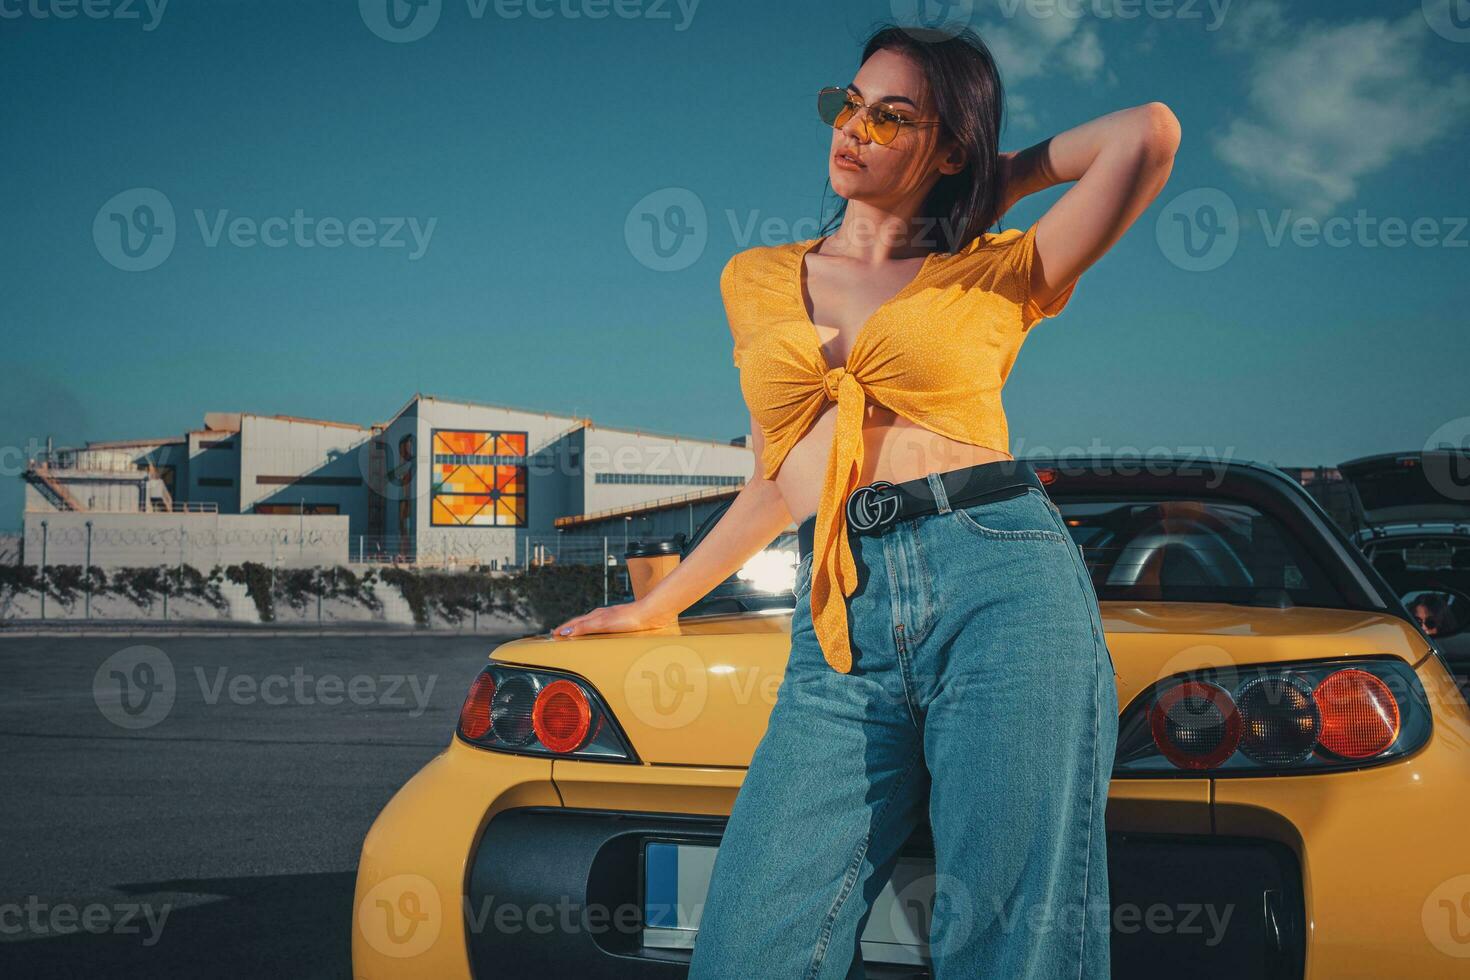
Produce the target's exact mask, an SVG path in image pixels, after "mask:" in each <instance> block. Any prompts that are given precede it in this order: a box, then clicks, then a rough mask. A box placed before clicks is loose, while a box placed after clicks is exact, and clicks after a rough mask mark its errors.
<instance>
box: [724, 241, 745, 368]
mask: <svg viewBox="0 0 1470 980" xmlns="http://www.w3.org/2000/svg"><path fill="white" fill-rule="evenodd" d="M739 257H740V254H739V253H738V252H737V253H736V254H734V255H732V256H730V261H728V262H726V263H725V269H724V271H723V272H721V273H720V296H721V297H722V298H723V299H724V301H725V319H726V321H727V322H728V323H729V325H730V339H731V340H732V341H734V346H733V348H732V350H731V355H730V360H731V363H733V364H734V365H735V366H736V367H737V368H738V367H739V366H740V334H739V333H738V332H737V331H736V329H735V316H736V313H737V306H736V299H735V280H736V278H737V277H738V276H739V273H738V272H737V271H736V268H735V260H736V259H738V258H739Z"/></svg>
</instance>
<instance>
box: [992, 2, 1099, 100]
mask: <svg viewBox="0 0 1470 980" xmlns="http://www.w3.org/2000/svg"><path fill="white" fill-rule="evenodd" d="M1030 6H1031V5H1028V4H1025V3H1019V4H1009V3H1003V4H1000V5H999V6H998V8H997V13H998V14H1007V13H1008V12H1009V11H1011V10H1014V12H1013V13H1008V15H1006V16H1003V18H1002V19H1001V20H990V21H988V22H987V23H986V24H985V26H983V27H982V28H981V29H980V35H981V37H983V38H984V39H985V43H986V45H987V46H989V48H990V52H991V54H993V55H995V62H996V64H997V65H998V66H999V67H1000V73H1001V77H1002V78H1003V79H1004V80H1005V83H1006V84H1007V85H1013V84H1015V83H1016V82H1019V81H1022V80H1024V79H1027V78H1033V77H1035V76H1037V75H1041V74H1044V73H1046V72H1048V71H1055V70H1056V69H1057V67H1059V66H1060V67H1062V68H1064V69H1066V70H1067V71H1068V72H1070V73H1071V74H1072V75H1073V76H1074V77H1076V78H1078V79H1081V80H1083V81H1091V80H1093V79H1095V78H1097V77H1098V75H1099V74H1100V73H1101V72H1102V69H1103V65H1104V62H1105V60H1106V59H1105V58H1104V56H1103V48H1102V42H1101V40H1099V38H1098V32H1097V25H1096V24H1095V23H1092V22H1091V21H1089V20H1086V19H1084V18H1082V17H1077V16H1071V15H1069V14H1067V13H1065V12H1064V11H1067V10H1071V9H1072V8H1071V7H1070V6H1068V5H1066V4H1059V5H1057V6H1056V8H1055V9H1047V8H1046V7H1040V8H1038V10H1037V12H1036V13H1032V12H1030ZM1082 9H1084V10H1085V9H1086V8H1082Z"/></svg>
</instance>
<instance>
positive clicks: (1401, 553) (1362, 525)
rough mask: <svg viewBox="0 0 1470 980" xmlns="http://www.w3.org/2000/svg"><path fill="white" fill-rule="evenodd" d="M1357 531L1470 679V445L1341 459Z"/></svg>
mask: <svg viewBox="0 0 1470 980" xmlns="http://www.w3.org/2000/svg"><path fill="white" fill-rule="evenodd" d="M1338 472H1340V473H1341V474H1342V477H1343V480H1344V481H1346V483H1347V485H1348V487H1349V489H1350V491H1351V494H1352V497H1353V515H1354V524H1355V526H1354V527H1353V528H1351V529H1350V530H1351V538H1352V541H1353V543H1354V544H1356V545H1357V546H1358V547H1359V548H1360V549H1361V550H1362V552H1363V553H1364V555H1366V556H1367V558H1368V560H1369V561H1370V562H1372V563H1373V567H1374V568H1376V569H1377V570H1378V572H1379V573H1380V574H1381V575H1382V576H1383V577H1384V579H1386V580H1387V581H1388V583H1389V585H1391V586H1392V587H1393V589H1394V591H1395V592H1396V593H1398V596H1399V598H1400V599H1401V600H1402V601H1403V603H1404V605H1405V606H1407V607H1408V608H1409V611H1410V612H1412V613H1413V614H1414V616H1415V618H1416V619H1418V620H1419V623H1420V626H1421V627H1422V628H1423V630H1424V632H1425V634H1426V635H1427V636H1429V637H1430V638H1431V639H1432V640H1433V641H1434V643H1435V644H1436V645H1437V646H1438V647H1439V648H1440V650H1441V652H1442V653H1443V654H1444V656H1445V659H1446V660H1447V661H1448V662H1449V665H1450V668H1451V670H1452V671H1453V672H1454V673H1455V674H1456V676H1457V677H1458V678H1460V681H1461V684H1462V685H1463V684H1466V683H1467V682H1470V450H1464V449H1458V450H1455V449H1443V450H1425V451H1417V452H1403V453H1381V454H1378V455H1374V456H1363V457H1360V458H1358V459H1353V460H1349V461H1347V462H1345V463H1341V464H1339V465H1338Z"/></svg>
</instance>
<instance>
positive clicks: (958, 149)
mask: <svg viewBox="0 0 1470 980" xmlns="http://www.w3.org/2000/svg"><path fill="white" fill-rule="evenodd" d="M964 169H965V149H964V147H962V146H960V145H959V144H958V143H953V142H951V143H950V144H949V148H948V149H947V150H946V151H945V153H944V155H943V156H941V157H940V158H939V172H940V173H942V174H944V175H945V176H947V177H949V176H953V175H954V174H957V173H959V172H960V171H961V170H964Z"/></svg>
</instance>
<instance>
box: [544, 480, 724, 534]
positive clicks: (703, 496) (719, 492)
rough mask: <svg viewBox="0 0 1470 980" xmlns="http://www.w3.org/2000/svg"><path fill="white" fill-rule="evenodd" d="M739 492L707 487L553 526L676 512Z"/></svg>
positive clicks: (562, 520) (562, 519)
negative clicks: (664, 511) (668, 511)
mask: <svg viewBox="0 0 1470 980" xmlns="http://www.w3.org/2000/svg"><path fill="white" fill-rule="evenodd" d="M739 492H740V487H707V488H705V489H703V490H691V491H689V492H688V493H681V494H678V495H677V496H673V497H660V498H658V499H657V500H645V501H643V502H642V503H639V504H628V505H627V506H625V507H609V508H607V509H606V510H597V511H593V512H592V513H590V514H577V515H575V516H572V517H558V518H556V520H555V521H553V524H554V525H555V526H556V527H558V528H571V527H579V526H581V525H583V524H596V523H599V522H601V521H608V520H616V519H618V518H619V517H636V516H637V515H639V514H649V513H654V512H656V511H661V510H674V509H675V508H678V507H687V506H689V505H690V504H702V503H707V502H709V501H718V500H724V499H725V498H726V497H733V496H735V495H736V494H738V493H739Z"/></svg>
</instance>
